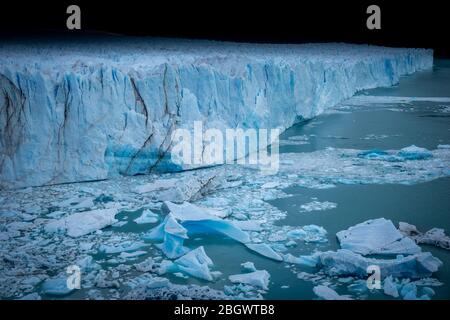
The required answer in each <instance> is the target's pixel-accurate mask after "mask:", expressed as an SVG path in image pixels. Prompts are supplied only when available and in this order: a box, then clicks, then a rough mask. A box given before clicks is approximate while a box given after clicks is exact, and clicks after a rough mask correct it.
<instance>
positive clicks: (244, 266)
mask: <svg viewBox="0 0 450 320" xmlns="http://www.w3.org/2000/svg"><path fill="white" fill-rule="evenodd" d="M241 266H242V269H244V271H248V272H253V271H256V268H255V265H254V264H253V262H249V261H247V262H244V263H241Z"/></svg>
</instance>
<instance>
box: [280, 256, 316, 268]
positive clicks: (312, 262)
mask: <svg viewBox="0 0 450 320" xmlns="http://www.w3.org/2000/svg"><path fill="white" fill-rule="evenodd" d="M284 261H286V262H288V263H295V264H300V265H304V266H307V267H316V266H317V265H318V263H319V261H320V252H317V253H314V254H312V255H303V256H299V257H295V256H293V255H292V254H290V253H288V254H286V255H284Z"/></svg>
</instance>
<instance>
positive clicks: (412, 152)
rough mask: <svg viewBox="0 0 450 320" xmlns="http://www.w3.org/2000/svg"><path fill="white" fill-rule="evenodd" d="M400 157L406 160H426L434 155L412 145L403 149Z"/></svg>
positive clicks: (399, 154)
mask: <svg viewBox="0 0 450 320" xmlns="http://www.w3.org/2000/svg"><path fill="white" fill-rule="evenodd" d="M398 156H399V157H401V158H403V159H405V160H425V159H429V158H431V157H433V154H432V153H431V152H430V151H429V150H427V149H425V148H420V147H416V146H415V145H412V146H409V147H406V148H403V149H401V150H400V151H399V153H398Z"/></svg>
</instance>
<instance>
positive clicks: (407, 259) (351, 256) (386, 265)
mask: <svg viewBox="0 0 450 320" xmlns="http://www.w3.org/2000/svg"><path fill="white" fill-rule="evenodd" d="M311 259H316V260H317V264H316V266H317V267H319V268H321V269H322V270H323V271H324V272H325V273H326V274H328V275H330V276H357V277H360V278H366V277H367V267H368V266H372V265H376V266H378V267H379V268H380V271H381V277H382V278H385V277H387V276H389V275H391V276H393V277H396V278H415V279H418V278H424V277H429V276H431V275H432V274H433V273H434V272H436V271H438V269H439V268H440V267H441V266H442V262H441V261H440V260H439V259H438V258H435V257H433V256H432V255H431V253H429V252H421V253H417V254H413V255H408V256H401V255H399V256H397V257H396V258H394V259H375V258H366V257H363V256H362V255H360V254H357V253H354V252H352V251H350V250H346V249H339V250H337V251H327V252H322V253H319V254H315V255H314V256H312V257H311Z"/></svg>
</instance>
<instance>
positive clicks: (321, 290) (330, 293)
mask: <svg viewBox="0 0 450 320" xmlns="http://www.w3.org/2000/svg"><path fill="white" fill-rule="evenodd" d="M313 291H314V293H315V294H316V296H318V297H319V298H321V299H324V300H352V299H351V298H349V297H348V296H341V295H339V294H338V293H337V292H336V291H334V290H333V289H331V288H329V287H327V286H323V285H319V286H315V287H314V288H313Z"/></svg>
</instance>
